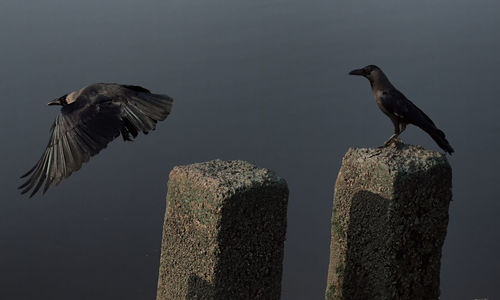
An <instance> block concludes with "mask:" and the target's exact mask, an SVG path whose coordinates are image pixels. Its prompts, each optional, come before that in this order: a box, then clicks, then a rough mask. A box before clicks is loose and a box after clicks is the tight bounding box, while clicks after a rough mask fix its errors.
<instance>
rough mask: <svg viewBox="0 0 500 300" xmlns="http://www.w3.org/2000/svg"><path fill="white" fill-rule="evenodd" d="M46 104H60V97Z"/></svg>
mask: <svg viewBox="0 0 500 300" xmlns="http://www.w3.org/2000/svg"><path fill="white" fill-rule="evenodd" d="M47 105H62V103H61V99H60V98H59V99H55V100H52V101H50V102H49V103H47Z"/></svg>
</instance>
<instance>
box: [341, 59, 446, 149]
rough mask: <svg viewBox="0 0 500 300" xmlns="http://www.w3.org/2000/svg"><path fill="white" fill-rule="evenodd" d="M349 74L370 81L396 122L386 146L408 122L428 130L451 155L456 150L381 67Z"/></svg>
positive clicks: (376, 94) (379, 102) (378, 100)
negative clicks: (396, 86)
mask: <svg viewBox="0 0 500 300" xmlns="http://www.w3.org/2000/svg"><path fill="white" fill-rule="evenodd" d="M349 74H350V75H359V76H363V77H366V78H367V79H368V80H369V81H370V85H371V87H372V92H373V95H374V96H375V100H376V101H377V105H378V107H379V108H380V110H382V112H383V113H384V114H386V115H387V116H388V117H389V118H390V119H391V121H392V123H393V124H394V134H393V135H392V136H391V137H390V138H389V139H388V140H387V141H386V142H385V143H384V147H385V146H387V145H389V144H390V143H391V142H392V141H393V140H394V139H395V138H397V137H398V136H399V135H400V134H401V133H402V132H403V131H404V130H405V129H406V125H407V124H413V125H415V126H417V127H420V128H421V129H422V130H424V131H425V132H427V133H428V134H429V135H430V136H431V137H432V139H433V140H434V141H435V142H436V143H437V144H438V145H439V147H441V148H442V149H443V150H444V151H445V152H448V153H449V154H450V155H451V154H452V153H453V152H454V151H455V150H453V148H452V147H451V145H450V143H448V141H447V140H446V136H445V134H444V132H443V131H441V130H439V129H438V128H437V127H436V125H434V122H432V120H431V119H430V118H429V117H428V116H427V115H426V114H425V113H424V112H423V111H422V110H420V109H419V108H418V107H417V106H416V105H415V104H413V103H412V102H411V101H410V100H408V98H406V97H405V95H403V93H401V92H400V91H398V90H397V89H396V88H395V87H394V86H393V85H392V84H391V82H390V81H389V79H388V78H387V76H385V74H384V72H382V70H381V69H380V68H379V67H377V66H375V65H369V66H366V67H364V68H362V69H357V70H353V71H351V72H350V73H349Z"/></svg>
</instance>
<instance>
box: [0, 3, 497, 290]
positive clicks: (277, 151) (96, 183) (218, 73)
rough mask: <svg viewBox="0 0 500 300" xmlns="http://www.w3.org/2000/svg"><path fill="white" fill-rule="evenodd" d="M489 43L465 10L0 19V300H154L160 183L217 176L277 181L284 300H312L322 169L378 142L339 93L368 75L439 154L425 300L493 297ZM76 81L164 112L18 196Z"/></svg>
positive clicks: (482, 8)
mask: <svg viewBox="0 0 500 300" xmlns="http://www.w3.org/2000/svg"><path fill="white" fill-rule="evenodd" d="M499 28H500V4H498V1H483V0H482V1H456V0H454V1H451V0H446V1H444V0H443V1H419V2H418V4H417V2H416V1H396V0H394V1H376V2H375V1H373V3H371V1H332V0H329V1H326V0H314V1H298V0H294V1H283V0H276V1H264V0H258V1H235V0H230V1H229V0H219V1H201V0H196V1H195V0H191V1H186V0H182V1H181V0H177V1H160V0H148V1H131V0H127V1H123V0H121V1H118V0H114V1H103V0H92V1H63V0H50V1H27V0H23V1H19V0H2V1H1V2H0V40H1V50H0V51H1V55H0V66H1V68H0V95H1V96H0V97H1V101H2V102H1V103H2V117H1V118H0V120H1V121H0V122H1V130H2V132H1V136H2V147H1V150H0V151H1V155H2V161H1V170H2V171H1V177H0V179H1V184H2V186H1V201H0V251H1V253H0V298H1V299H154V297H155V293H156V281H157V270H158V262H159V254H160V253H159V250H160V240H161V231H162V221H163V212H164V208H165V199H164V198H165V193H166V182H167V178H168V173H169V172H170V170H171V169H172V167H173V166H174V165H180V164H188V163H193V162H200V161H205V160H210V159H214V158H221V159H243V160H248V161H251V162H254V163H256V164H257V165H259V166H262V167H267V168H271V169H273V170H275V171H276V172H277V173H278V174H280V175H281V176H282V177H284V178H286V179H287V181H288V184H289V187H290V191H291V193H290V202H289V212H288V220H289V223H288V224H289V226H288V236H287V237H288V238H287V242H286V249H285V250H286V253H285V261H284V275H283V299H321V298H322V297H323V294H324V289H325V285H326V275H327V266H328V252H329V236H330V216H331V207H332V194H333V187H334V181H335V178H336V176H337V172H338V169H339V167H340V163H341V158H342V156H343V155H344V153H345V152H346V150H347V149H348V147H350V146H359V147H368V146H378V145H381V144H382V143H383V141H385V139H386V138H387V137H388V136H389V135H390V134H391V133H392V124H391V123H390V121H389V120H388V119H387V118H386V117H385V116H384V115H383V114H382V113H381V112H380V111H379V110H378V108H377V107H376V105H375V102H374V100H373V97H372V95H371V92H370V89H369V84H368V82H367V81H366V80H364V79H362V78H356V77H352V76H348V75H347V73H348V72H349V71H350V70H352V69H354V68H357V67H362V66H364V65H367V64H371V63H374V64H377V65H379V66H380V67H382V68H383V69H384V70H385V71H386V73H387V74H388V76H389V78H390V79H392V81H393V83H394V84H395V85H396V86H397V87H398V88H399V89H400V90H401V91H403V92H404V93H405V94H406V95H407V96H408V97H409V98H410V99H411V100H413V101H414V102H415V103H416V104H417V105H418V106H420V108H422V109H423V110H424V111H425V112H427V114H428V115H429V116H430V117H431V118H433V119H434V121H435V123H436V124H437V125H438V127H440V128H441V129H443V130H444V131H445V132H446V134H447V136H448V138H449V140H450V142H451V144H452V145H453V147H454V148H455V149H456V154H455V155H453V156H452V157H451V158H450V163H451V164H452V166H453V176H454V180H453V184H454V186H453V192H454V201H453V203H452V204H451V208H450V223H449V231H448V236H447V239H446V243H445V248H444V256H443V259H442V284H441V287H442V298H441V299H448V300H449V299H472V298H475V297H478V298H479V297H489V299H497V298H500V288H499V287H498V283H499V282H500V262H499V260H498V254H499V253H500V240H499V235H498V228H499V225H500V221H499V218H498V213H499V209H500V201H499V200H500V199H499V197H498V191H497V190H496V188H497V187H498V186H499V175H498V172H499V171H498V170H499V168H500V158H499V156H498V151H499V150H500V141H499V132H500V122H499V121H498V116H499V115H500V103H499V101H500V99H499V94H500V83H499V78H500V58H499V53H500V35H499ZM93 82H118V83H133V84H139V85H143V86H145V87H147V88H149V89H151V90H152V91H154V92H161V93H167V94H169V95H171V96H172V97H174V99H175V103H174V110H173V114H172V115H171V116H170V117H169V118H168V119H167V120H166V121H165V122H163V123H161V124H160V125H159V128H158V130H157V131H155V132H153V133H152V134H150V135H148V136H140V137H139V138H138V139H137V141H136V142H134V143H124V142H122V141H121V140H117V141H116V142H115V143H112V144H111V145H110V146H109V147H108V148H107V149H105V150H104V151H103V152H102V153H101V154H100V155H98V156H97V157H95V158H94V159H92V160H91V162H90V163H88V164H87V165H85V166H84V168H83V169H82V170H80V171H79V172H78V173H76V174H74V175H73V176H71V177H70V178H69V179H68V180H65V181H63V183H62V184H61V185H60V186H58V187H56V188H53V189H51V190H49V192H48V194H46V195H45V196H44V197H38V196H37V197H34V198H32V199H28V198H27V197H24V196H20V195H19V194H18V191H17V190H16V187H17V186H18V185H19V184H20V183H21V181H20V180H19V179H18V176H19V175H21V174H22V173H23V172H25V171H26V170H28V169H29V168H30V167H31V166H32V165H33V164H34V163H35V162H36V161H37V159H38V158H39V156H40V155H41V153H42V151H43V149H44V147H45V145H46V143H47V140H48V138H49V135H48V130H49V127H50V125H51V123H52V121H53V119H54V117H55V116H56V114H57V113H58V110H57V109H54V107H47V106H45V104H46V103H47V102H48V101H49V100H51V99H53V98H56V97H59V96H61V95H63V94H65V93H67V92H70V91H73V90H76V89H79V88H80V87H82V86H83V85H86V84H89V83H93ZM402 138H403V139H404V141H406V142H409V143H413V144H422V145H424V146H425V147H426V148H430V149H434V150H439V149H438V148H437V146H436V145H435V144H434V142H433V141H432V140H431V139H430V138H429V137H428V136H427V135H426V134H425V133H423V132H422V131H421V130H419V129H418V128H415V127H409V128H408V129H407V131H406V132H405V133H404V134H403V135H402Z"/></svg>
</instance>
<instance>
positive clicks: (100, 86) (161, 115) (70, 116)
mask: <svg viewBox="0 0 500 300" xmlns="http://www.w3.org/2000/svg"><path fill="white" fill-rule="evenodd" d="M172 102H173V100H172V98H170V97H169V96H167V95H160V94H153V93H151V92H150V91H149V90H147V89H145V88H143V87H140V86H134V85H119V84H107V83H97V84H92V85H89V86H87V87H84V88H83V89H81V90H79V91H76V92H72V93H69V94H66V95H64V96H62V97H60V98H58V99H55V100H53V101H51V102H49V105H62V108H61V112H60V114H59V115H58V116H57V117H56V120H55V121H54V123H53V124H52V127H51V135H50V140H49V143H48V145H47V147H46V149H45V151H44V153H43V154H42V157H41V158H40V160H39V161H38V162H37V163H36V164H35V166H34V167H33V168H32V169H31V170H29V171H28V172H27V173H26V174H24V175H23V176H22V177H21V178H24V177H27V176H29V178H28V179H27V181H26V182H25V183H23V184H22V185H21V186H20V187H19V189H21V190H22V192H21V193H23V194H24V193H27V192H29V191H31V195H30V197H31V196H33V195H34V194H35V193H36V192H37V191H38V190H40V188H42V186H43V193H45V192H46V191H47V189H48V188H49V187H50V186H51V185H57V184H59V183H60V182H61V180H62V179H64V178H67V177H68V176H70V175H71V174H72V173H73V172H75V171H77V170H79V169H80V168H81V166H82V164H83V163H85V162H87V161H88V160H89V159H90V157H92V156H94V155H96V154H97V153H99V151H101V150H102V149H104V148H106V146H107V144H108V143H109V142H111V141H112V140H114V139H115V138H116V137H118V136H119V135H120V134H121V135H122V137H123V139H124V140H127V141H130V140H133V138H135V137H136V136H137V135H138V133H139V132H143V133H144V134H147V133H148V132H149V131H151V130H154V129H155V127H156V123H157V122H158V121H163V120H165V118H166V117H167V116H168V115H169V114H170V112H171V108H172Z"/></svg>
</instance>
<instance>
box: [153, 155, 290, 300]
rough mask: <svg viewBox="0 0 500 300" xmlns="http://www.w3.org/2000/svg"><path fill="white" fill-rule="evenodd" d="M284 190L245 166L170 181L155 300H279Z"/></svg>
mask: <svg viewBox="0 0 500 300" xmlns="http://www.w3.org/2000/svg"><path fill="white" fill-rule="evenodd" d="M287 204H288V187H287V184H286V182H285V180H284V179H282V178H280V177H278V176H277V175H276V174H275V173H274V172H272V171H270V170H267V169H262V168H257V167H256V166H254V165H252V164H250V163H248V162H244V161H222V160H213V161H208V162H204V163H197V164H192V165H187V166H178V167H175V168H174V169H173V170H172V172H171V173H170V178H169V182H168V193H167V208H166V212H165V223H164V227H163V241H162V252H161V258H160V260H161V261H160V272H159V279H158V293H157V300H172V299H279V298H280V294H281V275H282V262H283V246H284V241H285V234H286V215H287Z"/></svg>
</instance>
